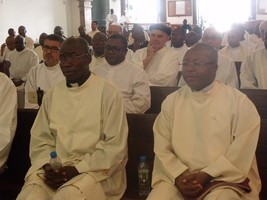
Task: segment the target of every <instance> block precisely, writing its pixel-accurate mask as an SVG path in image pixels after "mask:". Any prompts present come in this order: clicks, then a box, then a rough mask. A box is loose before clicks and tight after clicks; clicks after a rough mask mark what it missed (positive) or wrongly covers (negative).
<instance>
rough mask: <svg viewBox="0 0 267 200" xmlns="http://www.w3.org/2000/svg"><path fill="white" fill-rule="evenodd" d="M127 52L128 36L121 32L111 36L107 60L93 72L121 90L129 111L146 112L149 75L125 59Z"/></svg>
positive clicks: (106, 48)
mask: <svg viewBox="0 0 267 200" xmlns="http://www.w3.org/2000/svg"><path fill="white" fill-rule="evenodd" d="M126 54H127V40H126V38H125V37H124V36H123V35H119V34H114V35H112V36H110V37H109V38H108V40H107V43H106V46H105V59H106V61H107V62H106V63H105V64H102V65H98V66H96V67H95V68H94V71H93V72H94V73H95V74H96V75H99V76H101V77H103V78H105V79H107V80H109V81H110V82H112V83H113V84H114V85H116V86H117V87H118V88H119V89H120V90H121V92H122V95H123V100H124V105H125V109H126V112H127V113H139V114H140V113H144V112H145V111H147V110H148V109H149V108H150V88H149V83H148V77H147V74H146V72H145V71H144V70H143V69H140V68H139V67H137V66H135V65H134V64H132V63H130V62H129V61H128V60H127V59H125V58H126Z"/></svg>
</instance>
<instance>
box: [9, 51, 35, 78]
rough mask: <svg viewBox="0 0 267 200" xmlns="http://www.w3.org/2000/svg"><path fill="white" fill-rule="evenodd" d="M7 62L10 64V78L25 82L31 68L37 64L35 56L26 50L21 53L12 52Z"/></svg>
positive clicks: (32, 52)
mask: <svg viewBox="0 0 267 200" xmlns="http://www.w3.org/2000/svg"><path fill="white" fill-rule="evenodd" d="M9 61H10V63H11V65H10V68H9V71H10V77H11V78H15V79H16V78H19V79H22V80H23V81H26V79H27V77H26V76H27V74H28V72H29V71H30V69H31V68H32V67H34V66H35V65H37V64H38V63H39V60H38V56H37V54H36V53H35V52H34V51H33V50H31V49H28V48H25V49H24V50H22V51H20V52H19V51H16V50H15V51H13V52H12V53H11V54H10V55H9Z"/></svg>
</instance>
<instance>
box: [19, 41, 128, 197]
mask: <svg viewBox="0 0 267 200" xmlns="http://www.w3.org/2000/svg"><path fill="white" fill-rule="evenodd" d="M59 59H60V67H61V70H62V72H63V74H64V76H65V78H66V80H63V81H61V82H59V83H58V84H56V85H55V86H54V87H53V88H52V89H50V90H49V91H47V92H46V94H45V95H44V98H43V103H42V105H41V107H40V110H39V112H38V115H37V117H36V119H35V122H34V125H33V127H32V129H31V141H30V159H31V163H32V166H31V167H30V169H29V171H28V173H27V175H26V178H25V184H24V186H23V188H22V191H21V193H20V194H19V196H18V197H17V200H24V199H27V200H29V199H32V200H33V199H34V200H37V199H58V200H74V199H95V200H106V199H121V197H122V195H123V193H124V191H125V188H126V173H125V165H126V162H127V158H128V155H127V138H128V126H127V119H126V114H125V110H124V105H123V99H122V96H121V93H120V91H119V90H118V89H117V88H116V87H115V86H113V85H112V84H110V83H109V82H108V81H106V80H105V79H103V78H100V77H98V76H95V75H94V74H92V73H91V72H90V70H89V63H90V62H91V55H90V53H89V45H88V43H87V42H86V41H85V40H84V39H83V38H74V37H71V38H68V39H66V40H65V41H64V42H63V44H62V46H61V48H60V55H59ZM52 151H57V155H58V156H59V157H60V158H61V161H62V168H60V169H58V170H54V169H52V168H51V165H50V164H49V159H50V153H51V152H52Z"/></svg>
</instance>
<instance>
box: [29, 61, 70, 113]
mask: <svg viewBox="0 0 267 200" xmlns="http://www.w3.org/2000/svg"><path fill="white" fill-rule="evenodd" d="M64 79H65V76H64V75H63V73H62V71H61V69H60V66H59V64H57V65H55V66H53V67H47V66H46V65H45V63H41V64H39V65H37V66H35V67H33V68H31V70H30V71H29V73H28V75H27V81H26V84H25V108H39V106H38V104H37V101H36V100H37V93H36V91H37V89H38V88H40V89H41V90H43V91H44V92H46V91H47V90H48V89H50V88H52V87H54V86H55V85H56V84H57V83H58V82H59V81H62V80H64ZM34 95H35V96H34ZM29 97H30V98H29ZM31 97H32V99H33V100H35V101H29V99H31Z"/></svg>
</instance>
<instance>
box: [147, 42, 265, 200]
mask: <svg viewBox="0 0 267 200" xmlns="http://www.w3.org/2000/svg"><path fill="white" fill-rule="evenodd" d="M217 61H218V56H217V52H216V50H215V49H214V48H213V47H212V46H210V45H208V44H205V43H198V44H196V45H195V46H193V47H192V48H191V49H189V50H188V51H187V52H186V54H185V56H184V59H183V71H182V74H183V78H184V80H185V81H186V85H185V86H183V87H182V88H180V89H179V90H177V91H176V92H174V93H172V94H170V95H169V96H168V97H167V98H166V99H165V100H164V102H163V103H162V108H161V112H160V114H159V115H158V117H157V119H156V121H155V123H154V127H153V130H154V152H155V160H154V169H153V177H152V187H153V190H152V191H151V193H150V195H149V197H148V198H147V200H156V199H164V200H181V199H207V200H208V199H210V200H214V199H216V200H226V199H227V200H228V199H244V200H258V199H259V192H260V190H261V180H260V176H259V173H258V168H257V161H256V157H255V151H256V147H257V143H258V137H259V130H260V116H259V114H258V112H257V109H256V108H255V106H254V104H253V103H252V102H251V101H250V100H249V99H248V97H247V96H246V95H244V94H243V93H242V92H240V91H238V90H236V89H235V88H232V87H229V86H227V85H225V84H223V83H221V82H218V81H216V80H215V76H216V70H217V68H218V66H217ZM248 116H249V120H248Z"/></svg>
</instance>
